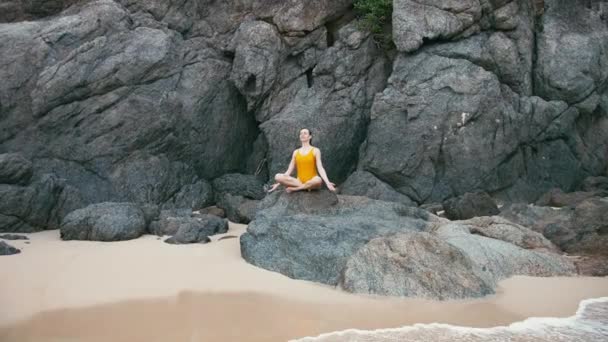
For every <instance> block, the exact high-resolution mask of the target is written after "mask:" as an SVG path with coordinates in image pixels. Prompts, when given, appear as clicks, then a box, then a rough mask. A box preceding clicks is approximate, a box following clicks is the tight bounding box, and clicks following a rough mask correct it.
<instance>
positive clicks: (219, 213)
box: [199, 205, 226, 218]
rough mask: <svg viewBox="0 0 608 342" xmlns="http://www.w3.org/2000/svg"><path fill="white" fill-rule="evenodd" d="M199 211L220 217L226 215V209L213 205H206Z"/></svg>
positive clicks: (202, 213)
mask: <svg viewBox="0 0 608 342" xmlns="http://www.w3.org/2000/svg"><path fill="white" fill-rule="evenodd" d="M199 213H200V214H201V215H214V216H217V217H221V218H225V217H226V211H224V209H222V208H218V207H217V206H215V205H213V206H210V207H207V208H203V209H201V210H199Z"/></svg>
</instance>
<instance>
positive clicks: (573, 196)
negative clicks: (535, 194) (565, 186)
mask: <svg viewBox="0 0 608 342" xmlns="http://www.w3.org/2000/svg"><path fill="white" fill-rule="evenodd" d="M596 195H597V194H596V193H595V192H585V191H575V192H568V193H565V192H564V191H563V190H562V189H559V188H554V189H551V190H550V191H548V192H547V193H545V194H544V195H542V196H541V197H540V198H539V199H538V200H537V201H536V203H535V204H536V205H538V206H544V207H571V208H574V207H576V206H577V205H579V204H580V203H582V202H583V201H585V200H586V199H588V198H591V197H594V196H596Z"/></svg>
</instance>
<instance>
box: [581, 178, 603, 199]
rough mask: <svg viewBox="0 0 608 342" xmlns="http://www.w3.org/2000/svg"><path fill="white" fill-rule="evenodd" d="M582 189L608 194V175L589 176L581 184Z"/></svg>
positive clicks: (599, 194)
mask: <svg viewBox="0 0 608 342" xmlns="http://www.w3.org/2000/svg"><path fill="white" fill-rule="evenodd" d="M581 189H582V191H585V192H593V193H596V194H598V196H603V197H606V196H608V177H587V178H585V180H584V181H583V184H582V185H581Z"/></svg>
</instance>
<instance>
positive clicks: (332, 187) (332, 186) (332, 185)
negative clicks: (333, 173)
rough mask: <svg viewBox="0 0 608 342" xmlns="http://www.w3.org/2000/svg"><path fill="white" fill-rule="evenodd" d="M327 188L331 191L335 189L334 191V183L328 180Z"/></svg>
mask: <svg viewBox="0 0 608 342" xmlns="http://www.w3.org/2000/svg"><path fill="white" fill-rule="evenodd" d="M327 188H328V189H329V191H331V192H335V191H336V184H334V183H332V182H329V183H328V184H327Z"/></svg>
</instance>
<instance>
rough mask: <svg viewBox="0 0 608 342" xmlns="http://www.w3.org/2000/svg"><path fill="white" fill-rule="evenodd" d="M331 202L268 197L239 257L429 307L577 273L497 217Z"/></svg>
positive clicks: (324, 197) (359, 200)
mask: <svg viewBox="0 0 608 342" xmlns="http://www.w3.org/2000/svg"><path fill="white" fill-rule="evenodd" d="M296 195H298V196H296ZM334 197H335V195H334V194H331V193H329V192H328V191H319V192H316V193H310V194H309V193H301V194H297V193H296V194H287V193H275V194H271V195H269V196H268V197H266V198H265V199H264V200H263V201H262V202H261V203H260V208H261V210H260V211H259V212H258V213H257V215H256V217H255V219H254V221H252V222H251V223H250V224H249V226H248V227H247V232H246V233H245V234H243V235H242V236H241V255H242V256H243V258H244V259H245V260H247V261H248V262H250V263H252V264H254V265H256V266H259V267H262V268H265V269H268V270H272V271H276V272H280V273H282V274H285V275H287V276H289V277H292V278H296V279H305V280H312V281H317V282H321V283H325V284H329V285H341V286H342V287H343V288H344V289H346V290H350V291H355V292H362V293H374V294H385V295H416V296H425V297H430V298H436V299H442V298H464V297H475V296H483V295H485V294H488V293H492V292H493V291H494V289H495V288H496V285H497V283H498V281H500V280H502V279H505V278H508V277H510V276H512V275H516V274H522V275H533V276H550V275H572V274H575V273H576V268H575V266H574V264H573V262H572V260H569V259H568V258H566V257H563V256H561V255H559V254H557V253H554V251H555V247H554V246H553V245H552V244H551V243H550V242H549V241H547V240H546V239H545V238H543V237H542V236H541V235H540V234H538V233H535V232H533V231H531V230H529V229H527V228H525V227H522V226H517V225H515V224H513V223H511V222H508V221H506V220H504V219H501V218H497V217H490V218H477V219H473V220H469V221H459V222H458V223H455V222H450V221H448V220H445V219H441V218H438V217H436V216H434V215H431V214H429V213H428V212H427V211H425V210H422V209H419V208H416V207H408V206H405V205H403V204H399V203H394V202H383V201H376V200H371V199H369V198H365V197H359V196H343V195H340V196H338V197H337V198H335V199H334ZM315 203H316V205H315ZM307 204H310V205H307ZM422 232H426V233H424V234H423V233H422ZM455 260H456V261H455ZM433 265H436V267H435V266H433ZM439 265H441V266H439ZM447 266H450V267H447ZM438 270H439V271H438ZM446 279H449V281H446Z"/></svg>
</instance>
